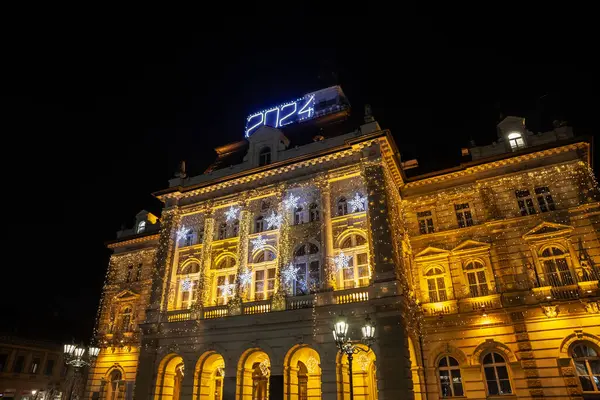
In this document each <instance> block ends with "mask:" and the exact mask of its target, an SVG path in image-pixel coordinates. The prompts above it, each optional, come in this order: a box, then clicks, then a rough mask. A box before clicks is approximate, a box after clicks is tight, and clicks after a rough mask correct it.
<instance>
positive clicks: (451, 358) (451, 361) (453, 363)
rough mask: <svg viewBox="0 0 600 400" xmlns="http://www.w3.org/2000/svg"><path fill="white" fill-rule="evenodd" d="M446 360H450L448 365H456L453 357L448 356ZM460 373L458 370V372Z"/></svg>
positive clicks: (456, 362)
mask: <svg viewBox="0 0 600 400" xmlns="http://www.w3.org/2000/svg"><path fill="white" fill-rule="evenodd" d="M448 360H450V365H451V366H453V367H455V366H458V361H456V359H455V358H454V357H448ZM459 375H460V372H459Z"/></svg>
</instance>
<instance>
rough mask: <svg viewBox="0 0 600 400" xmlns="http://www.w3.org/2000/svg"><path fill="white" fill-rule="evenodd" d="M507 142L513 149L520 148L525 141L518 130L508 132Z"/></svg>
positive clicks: (523, 145)
mask: <svg viewBox="0 0 600 400" xmlns="http://www.w3.org/2000/svg"><path fill="white" fill-rule="evenodd" d="M508 143H509V144H510V148H511V149H512V150H513V151H516V150H519V149H522V148H524V147H525V141H524V140H523V136H521V134H520V133H519V132H512V133H509V134H508Z"/></svg>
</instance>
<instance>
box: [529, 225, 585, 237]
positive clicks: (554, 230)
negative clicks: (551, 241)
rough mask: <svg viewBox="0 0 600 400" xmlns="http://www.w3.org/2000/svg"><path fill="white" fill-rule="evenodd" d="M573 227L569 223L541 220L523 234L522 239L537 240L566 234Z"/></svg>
mask: <svg viewBox="0 0 600 400" xmlns="http://www.w3.org/2000/svg"><path fill="white" fill-rule="evenodd" d="M573 229H574V228H573V227H572V226H570V225H562V224H555V223H552V222H542V223H541V224H539V225H538V226H536V227H535V228H533V229H532V230H530V231H529V232H527V233H526V234H524V235H523V239H525V240H539V239H548V238H551V237H557V236H566V235H568V234H569V233H571V231H573Z"/></svg>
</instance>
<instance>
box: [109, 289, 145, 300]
mask: <svg viewBox="0 0 600 400" xmlns="http://www.w3.org/2000/svg"><path fill="white" fill-rule="evenodd" d="M138 297H140V295H139V294H137V293H135V292H134V291H131V290H129V289H125V290H123V291H121V292H119V293H118V294H117V295H116V296H115V301H127V300H135V299H137V298H138Z"/></svg>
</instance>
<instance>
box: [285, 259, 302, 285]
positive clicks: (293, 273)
mask: <svg viewBox="0 0 600 400" xmlns="http://www.w3.org/2000/svg"><path fill="white" fill-rule="evenodd" d="M298 271H300V268H298V267H296V266H294V264H291V263H290V265H288V266H287V267H286V268H283V269H282V270H281V276H282V277H283V281H284V282H285V283H286V284H288V285H289V284H291V283H293V282H294V281H296V280H297V279H298Z"/></svg>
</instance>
